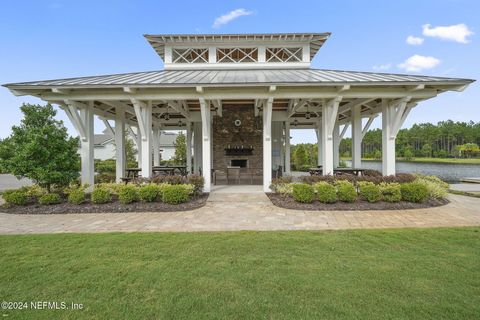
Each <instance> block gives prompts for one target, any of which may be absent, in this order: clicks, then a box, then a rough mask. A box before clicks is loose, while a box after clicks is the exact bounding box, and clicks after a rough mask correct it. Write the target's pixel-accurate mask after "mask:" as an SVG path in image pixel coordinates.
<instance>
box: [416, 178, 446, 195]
mask: <svg viewBox="0 0 480 320" xmlns="http://www.w3.org/2000/svg"><path fill="white" fill-rule="evenodd" d="M415 182H418V183H421V184H423V185H425V187H426V188H427V190H428V197H429V198H431V199H445V198H447V196H448V188H449V186H448V183H446V182H443V181H442V180H441V179H440V178H438V177H435V176H424V175H417V179H415Z"/></svg>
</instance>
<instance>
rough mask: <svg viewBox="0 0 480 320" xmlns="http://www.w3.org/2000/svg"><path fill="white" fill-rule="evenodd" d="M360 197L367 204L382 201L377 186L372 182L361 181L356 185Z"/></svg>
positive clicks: (380, 192)
mask: <svg viewBox="0 0 480 320" xmlns="http://www.w3.org/2000/svg"><path fill="white" fill-rule="evenodd" d="M358 190H359V194H360V196H361V197H362V198H363V199H365V200H367V201H368V202H378V201H380V200H382V191H381V189H380V186H379V185H376V184H374V183H373V182H367V181H362V182H359V183H358Z"/></svg>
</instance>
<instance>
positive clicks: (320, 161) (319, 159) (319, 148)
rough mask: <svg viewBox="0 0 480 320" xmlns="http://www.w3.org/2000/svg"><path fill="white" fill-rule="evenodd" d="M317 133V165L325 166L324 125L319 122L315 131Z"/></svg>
mask: <svg viewBox="0 0 480 320" xmlns="http://www.w3.org/2000/svg"><path fill="white" fill-rule="evenodd" d="M315 133H316V135H317V165H318V166H321V165H323V153H322V148H323V139H322V123H321V122H320V121H319V122H318V123H317V128H316V129H315Z"/></svg>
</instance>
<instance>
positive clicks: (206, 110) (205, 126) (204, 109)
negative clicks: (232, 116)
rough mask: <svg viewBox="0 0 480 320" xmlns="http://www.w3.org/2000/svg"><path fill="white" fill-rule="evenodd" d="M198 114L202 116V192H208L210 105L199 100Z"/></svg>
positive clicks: (209, 174)
mask: <svg viewBox="0 0 480 320" xmlns="http://www.w3.org/2000/svg"><path fill="white" fill-rule="evenodd" d="M199 100H200V113H201V116H202V175H203V179H204V180H205V186H204V188H203V191H204V192H210V189H211V175H212V173H211V171H212V170H211V167H212V166H211V165H212V162H211V155H212V153H211V149H212V146H211V142H212V138H211V137H212V135H211V126H212V120H211V115H210V104H209V103H207V102H206V101H205V99H204V98H200V99H199Z"/></svg>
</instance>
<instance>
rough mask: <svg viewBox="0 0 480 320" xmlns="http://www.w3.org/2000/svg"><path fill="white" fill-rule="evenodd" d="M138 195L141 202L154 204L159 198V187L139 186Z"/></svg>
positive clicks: (155, 185) (156, 185)
mask: <svg viewBox="0 0 480 320" xmlns="http://www.w3.org/2000/svg"><path fill="white" fill-rule="evenodd" d="M138 193H139V195H140V199H142V200H143V201H145V202H154V201H156V200H157V199H158V198H159V196H160V187H159V186H158V184H153V183H152V184H147V185H144V186H141V187H140V189H139V190H138Z"/></svg>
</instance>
